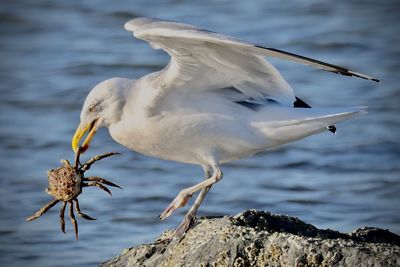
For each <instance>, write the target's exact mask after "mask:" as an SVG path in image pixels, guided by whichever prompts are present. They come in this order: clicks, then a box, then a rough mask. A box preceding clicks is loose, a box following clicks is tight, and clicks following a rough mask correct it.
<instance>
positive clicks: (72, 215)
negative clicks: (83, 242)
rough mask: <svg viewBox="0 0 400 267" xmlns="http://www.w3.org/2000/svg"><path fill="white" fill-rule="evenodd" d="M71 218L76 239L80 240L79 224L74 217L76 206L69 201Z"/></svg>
mask: <svg viewBox="0 0 400 267" xmlns="http://www.w3.org/2000/svg"><path fill="white" fill-rule="evenodd" d="M69 217H70V219H71V223H72V225H73V226H74V231H75V238H76V240H78V223H77V222H76V219H75V215H74V206H73V205H72V201H69Z"/></svg>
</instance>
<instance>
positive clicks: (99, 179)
mask: <svg viewBox="0 0 400 267" xmlns="http://www.w3.org/2000/svg"><path fill="white" fill-rule="evenodd" d="M82 180H83V181H94V182H99V183H103V184H106V185H109V186H113V187H118V188H120V189H122V187H120V186H119V185H117V184H114V183H113V182H110V181H108V180H106V179H104V178H101V177H88V178H83V179H82Z"/></svg>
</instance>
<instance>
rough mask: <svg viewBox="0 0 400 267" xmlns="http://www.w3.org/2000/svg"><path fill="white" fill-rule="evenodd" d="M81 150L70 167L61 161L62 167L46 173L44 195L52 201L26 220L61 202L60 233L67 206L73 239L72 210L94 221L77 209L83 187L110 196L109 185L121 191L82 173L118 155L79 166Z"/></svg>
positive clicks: (104, 181) (99, 178) (73, 220)
mask: <svg viewBox="0 0 400 267" xmlns="http://www.w3.org/2000/svg"><path fill="white" fill-rule="evenodd" d="M80 151H81V148H78V149H77V151H76V153H75V162H74V165H73V166H72V165H71V163H70V162H69V161H68V160H64V159H63V160H61V163H62V164H63V166H61V167H59V168H57V169H52V170H50V171H48V172H47V177H48V181H49V187H48V188H46V193H48V194H49V195H51V196H53V197H54V199H53V200H52V201H50V202H49V203H47V204H46V205H44V206H43V207H42V208H41V209H40V210H38V211H37V212H36V213H35V214H33V215H32V216H30V217H28V218H27V219H26V220H28V221H32V220H35V219H37V218H39V217H40V216H42V215H43V214H45V213H46V212H47V211H48V210H49V209H51V208H52V207H53V206H55V205H56V204H57V203H58V202H61V203H62V205H61V209H60V215H59V217H60V225H61V231H62V232H63V233H65V221H64V213H65V209H66V207H67V204H69V217H70V219H71V223H72V224H73V226H74V231H75V238H76V239H78V223H77V221H76V219H75V214H74V208H75V210H76V213H77V214H78V216H79V217H81V218H84V219H86V220H96V219H95V218H93V217H90V216H89V215H87V214H85V213H83V212H82V211H81V209H80V207H79V201H78V196H79V195H80V194H81V193H82V188H83V187H90V186H95V187H97V188H99V189H101V190H103V191H105V192H107V193H108V194H110V195H112V194H111V191H110V190H109V189H108V188H107V187H106V186H105V185H109V186H112V187H118V188H120V189H122V188H121V187H120V186H119V185H117V184H115V183H113V182H110V181H108V180H106V179H104V178H101V177H97V176H96V177H87V178H86V177H85V176H84V173H85V172H86V171H87V170H89V169H90V167H91V166H92V164H93V163H95V162H96V161H99V160H101V159H104V158H107V157H110V156H113V155H117V154H119V153H116V152H108V153H105V154H101V155H97V156H94V157H92V158H91V159H90V160H88V161H87V162H86V163H84V164H81V163H80V162H79V157H80Z"/></svg>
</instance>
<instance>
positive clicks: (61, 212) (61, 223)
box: [60, 202, 67, 234]
mask: <svg viewBox="0 0 400 267" xmlns="http://www.w3.org/2000/svg"><path fill="white" fill-rule="evenodd" d="M66 206H67V202H63V203H62V206H61V209H60V226H61V231H63V233H64V234H65V220H64V213H65V207H66Z"/></svg>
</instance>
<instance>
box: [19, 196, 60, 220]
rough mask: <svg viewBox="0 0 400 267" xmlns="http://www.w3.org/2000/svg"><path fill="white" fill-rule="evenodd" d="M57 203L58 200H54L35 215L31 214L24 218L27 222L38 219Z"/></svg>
mask: <svg viewBox="0 0 400 267" xmlns="http://www.w3.org/2000/svg"><path fill="white" fill-rule="evenodd" d="M58 201H59V200H57V199H54V200H53V201H51V202H49V203H47V204H46V205H44V206H43V207H42V208H41V209H40V210H38V211H37V212H36V213H35V214H33V215H32V216H30V217H28V218H26V220H27V221H33V220H34V219H37V218H39V217H40V216H42V215H43V214H45V213H46V212H47V211H48V210H49V209H51V208H52V207H53V206H54V205H55V204H57V202H58Z"/></svg>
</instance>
